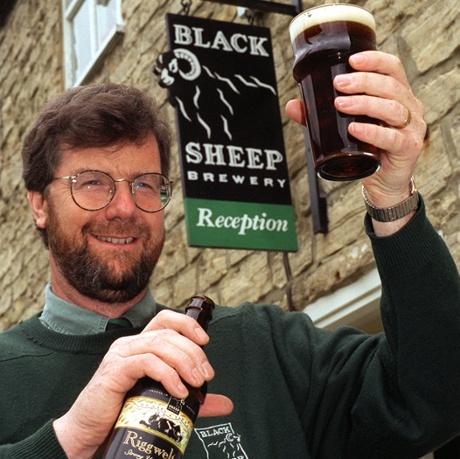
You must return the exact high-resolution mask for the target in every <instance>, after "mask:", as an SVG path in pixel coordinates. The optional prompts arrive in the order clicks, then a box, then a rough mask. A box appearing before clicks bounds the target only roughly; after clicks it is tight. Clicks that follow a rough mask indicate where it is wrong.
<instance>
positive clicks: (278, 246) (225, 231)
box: [184, 198, 297, 251]
mask: <svg viewBox="0 0 460 459" xmlns="http://www.w3.org/2000/svg"><path fill="white" fill-rule="evenodd" d="M184 204H185V217H186V220H187V223H188V224H187V234H188V238H189V241H190V242H191V243H193V245H196V246H204V247H210V246H214V247H231V248H236V249H260V250H264V249H270V250H279V251H296V250H297V238H296V232H295V221H294V213H293V210H292V206H290V205H281V204H264V203H251V202H245V203H242V202H235V201H216V200H212V199H193V198H186V199H185V200H184Z"/></svg>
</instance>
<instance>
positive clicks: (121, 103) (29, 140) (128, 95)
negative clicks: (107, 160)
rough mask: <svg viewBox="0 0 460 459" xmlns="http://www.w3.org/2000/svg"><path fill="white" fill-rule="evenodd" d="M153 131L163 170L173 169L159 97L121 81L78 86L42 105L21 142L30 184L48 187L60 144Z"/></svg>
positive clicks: (107, 141) (102, 142) (81, 144)
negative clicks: (156, 100) (156, 99)
mask: <svg viewBox="0 0 460 459" xmlns="http://www.w3.org/2000/svg"><path fill="white" fill-rule="evenodd" d="M149 133H152V134H153V135H154V137H155V139H156V141H157V143H158V148H159V151H160V162H161V172H162V174H164V175H166V176H167V175H168V174H169V167H170V144H171V134H170V129H169V126H168V125H167V124H166V123H165V121H164V120H163V119H162V117H161V116H160V113H159V109H158V107H157V105H156V103H155V101H154V100H153V99H152V98H151V97H149V96H148V95H147V94H145V93H143V92H142V91H140V90H138V89H136V88H133V87H129V86H124V85H120V84H114V83H106V84H95V85H89V86H79V87H76V88H72V89H69V90H67V91H65V92H63V93H62V94H60V95H59V96H58V97H57V98H56V99H54V100H53V101H51V102H49V103H48V104H47V105H45V106H44V107H43V109H42V110H41V111H40V113H39V114H38V117H37V119H36V120H35V122H34V124H33V125H32V127H31V128H30V131H29V133H28V134H27V135H26V137H25V139H24V142H23V147H22V161H23V178H24V182H25V186H26V188H27V189H28V190H33V191H40V192H44V190H45V188H46V187H47V186H48V184H49V183H51V181H52V180H53V177H54V171H55V169H56V167H57V166H58V165H59V161H60V150H61V148H62V147H63V146H64V145H65V146H66V147H67V148H69V147H70V148H89V147H105V146H109V145H113V144H116V143H118V142H121V141H130V142H136V141H139V140H143V138H145V136H146V135H148V134H149Z"/></svg>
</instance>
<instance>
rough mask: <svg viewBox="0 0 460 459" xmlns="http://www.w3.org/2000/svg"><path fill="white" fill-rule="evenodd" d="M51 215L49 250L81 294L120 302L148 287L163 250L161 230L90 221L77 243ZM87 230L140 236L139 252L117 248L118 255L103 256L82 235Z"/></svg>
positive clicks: (63, 272)
mask: <svg viewBox="0 0 460 459" xmlns="http://www.w3.org/2000/svg"><path fill="white" fill-rule="evenodd" d="M50 210H51V209H50ZM54 215H55V213H54V212H51V211H50V213H49V220H48V226H47V232H48V237H49V249H50V251H52V253H53V256H54V259H55V261H56V265H57V267H58V269H59V270H60V272H61V273H62V274H63V276H64V277H65V279H66V280H67V282H68V283H69V284H70V285H71V286H72V287H73V288H75V289H76V290H77V291H78V292H79V293H80V294H82V295H84V296H86V297H88V298H91V299H93V300H97V301H101V302H104V303H111V304H113V303H123V302H127V301H130V300H132V299H133V298H135V297H136V296H137V295H139V294H140V293H141V292H142V291H143V290H144V289H145V288H146V287H147V285H148V283H149V281H150V277H151V275H152V273H153V270H154V268H155V266H156V264H157V262H158V259H159V257H160V254H161V251H162V249H163V245H164V238H165V235H164V231H162V232H161V234H158V235H152V232H151V230H150V228H148V227H146V226H144V225H140V224H137V223H136V222H134V221H130V222H126V223H123V224H121V223H114V222H111V223H110V224H107V225H102V224H96V223H94V222H92V223H88V224H86V225H85V226H83V228H82V229H81V234H82V236H83V238H82V241H83V242H82V243H80V244H78V243H76V242H74V241H73V240H71V239H70V238H69V237H68V236H66V234H65V233H64V231H63V229H62V225H61V224H60V223H59V222H58V220H57V219H56V218H55V217H54ZM90 233H93V234H126V233H127V234H136V235H137V236H138V237H139V236H140V237H142V240H143V242H144V247H143V248H142V250H141V251H140V255H133V254H131V253H126V252H123V251H120V252H119V253H118V254H117V255H110V256H108V257H103V255H101V254H97V253H94V252H93V251H92V250H91V248H90V247H89V243H88V237H85V235H87V234H90ZM116 265H117V266H116Z"/></svg>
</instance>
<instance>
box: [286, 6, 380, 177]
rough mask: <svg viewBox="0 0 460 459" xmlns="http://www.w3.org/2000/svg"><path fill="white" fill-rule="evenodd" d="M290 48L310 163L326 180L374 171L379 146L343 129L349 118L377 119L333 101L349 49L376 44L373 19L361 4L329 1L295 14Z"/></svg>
mask: <svg viewBox="0 0 460 459" xmlns="http://www.w3.org/2000/svg"><path fill="white" fill-rule="evenodd" d="M289 33H290V37H291V43H292V48H293V51H294V56H295V60H294V66H293V73H294V78H295V80H296V81H297V82H298V83H299V86H300V88H301V92H302V97H303V100H304V102H305V105H306V108H307V127H308V131H309V135H310V141H311V147H312V153H313V157H314V158H313V159H314V162H315V169H316V172H317V173H318V175H319V176H320V177H322V178H324V179H327V180H336V181H337V180H338V181H343V180H356V179H359V178H363V177H367V176H368V175H371V174H373V173H374V172H376V171H377V170H378V168H379V166H380V161H379V149H378V148H376V147H375V146H373V145H369V144H367V143H364V142H361V141H359V140H358V139H356V138H355V137H353V136H351V135H350V134H349V133H348V126H349V124H350V123H351V122H352V121H357V122H362V123H374V124H379V121H377V120H375V119H372V118H369V117H367V116H353V115H346V114H344V113H341V112H339V111H337V110H336V109H335V107H334V99H335V98H336V97H337V96H339V95H341V93H339V92H338V91H336V90H335V89H334V86H333V80H334V77H335V76H337V75H339V74H344V73H350V72H352V71H353V69H352V68H351V67H350V65H349V64H348V59H349V57H350V56H351V55H352V54H355V53H358V52H360V51H367V50H375V49H376V37H375V21H374V18H373V16H372V14H371V13H370V12H369V11H367V10H366V9H364V8H361V7H359V6H355V5H350V4H328V5H323V6H318V7H314V8H311V9H309V10H306V11H303V12H302V13H300V14H299V15H297V16H296V17H295V18H294V19H293V20H292V22H291V24H290V27H289Z"/></svg>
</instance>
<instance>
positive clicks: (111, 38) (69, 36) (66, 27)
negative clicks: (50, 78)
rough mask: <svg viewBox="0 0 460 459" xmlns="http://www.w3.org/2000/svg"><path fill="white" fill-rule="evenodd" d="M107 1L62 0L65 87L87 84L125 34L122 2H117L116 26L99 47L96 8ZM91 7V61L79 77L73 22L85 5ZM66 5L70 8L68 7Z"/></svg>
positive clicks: (89, 16) (89, 24) (119, 0)
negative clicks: (120, 37)
mask: <svg viewBox="0 0 460 459" xmlns="http://www.w3.org/2000/svg"><path fill="white" fill-rule="evenodd" d="M104 1H105V0H70V1H69V0H62V11H63V34H64V37H63V38H64V69H65V86H66V88H70V87H73V86H78V85H81V84H85V83H86V82H87V81H88V80H89V79H90V77H91V75H92V73H93V72H94V71H95V70H96V69H97V68H98V66H99V64H100V63H101V62H102V60H103V58H104V57H105V55H106V54H107V53H108V52H109V51H110V50H111V49H112V47H113V45H114V44H115V42H116V41H117V39H118V38H119V36H120V35H122V34H124V32H125V23H124V21H123V18H122V14H121V0H115V15H116V17H115V24H114V25H113V27H112V30H111V31H110V33H109V34H108V35H107V36H106V37H105V38H104V41H103V42H102V43H101V44H100V45H98V43H97V41H98V39H97V16H96V6H97V4H98V3H101V2H102V3H103V2H104ZM85 3H86V4H87V6H88V7H89V13H88V33H89V34H90V46H91V49H90V50H89V53H90V60H89V62H88V64H87V65H86V67H85V68H84V69H83V70H81V72H79V74H78V76H77V68H76V56H75V48H74V42H73V26H74V24H73V21H74V18H75V15H76V14H77V12H78V11H79V10H80V8H81V7H82V5H83V4H85ZM66 4H68V6H67V7H66Z"/></svg>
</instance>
